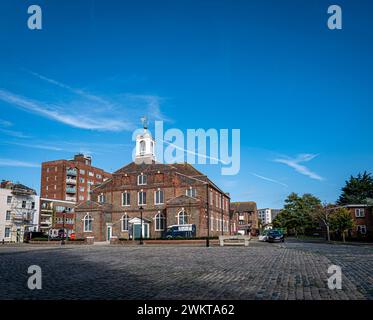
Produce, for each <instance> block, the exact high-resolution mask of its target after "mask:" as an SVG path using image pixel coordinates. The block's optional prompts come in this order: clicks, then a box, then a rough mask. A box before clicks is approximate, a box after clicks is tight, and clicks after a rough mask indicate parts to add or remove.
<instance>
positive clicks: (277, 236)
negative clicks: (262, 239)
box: [268, 230, 285, 242]
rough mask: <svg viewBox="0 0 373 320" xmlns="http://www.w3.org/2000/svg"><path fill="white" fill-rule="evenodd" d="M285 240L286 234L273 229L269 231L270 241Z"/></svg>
mask: <svg viewBox="0 0 373 320" xmlns="http://www.w3.org/2000/svg"><path fill="white" fill-rule="evenodd" d="M276 241H278V242H284V241H285V238H284V234H283V233H281V232H280V231H278V230H271V231H270V232H268V242H276Z"/></svg>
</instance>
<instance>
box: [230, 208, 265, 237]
mask: <svg viewBox="0 0 373 320" xmlns="http://www.w3.org/2000/svg"><path fill="white" fill-rule="evenodd" d="M231 221H232V222H231V225H232V232H233V233H240V234H244V235H245V234H249V233H251V235H253V236H256V235H257V233H258V231H259V225H258V212H257V207H256V203H255V202H254V201H247V202H231Z"/></svg>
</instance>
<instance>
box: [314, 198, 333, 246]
mask: <svg viewBox="0 0 373 320" xmlns="http://www.w3.org/2000/svg"><path fill="white" fill-rule="evenodd" d="M334 208H335V205H332V204H323V205H320V206H318V207H317V208H316V210H314V211H313V213H312V215H313V218H314V219H315V221H321V222H322V223H323V225H324V226H325V228H326V234H327V238H328V241H329V242H330V226H331V222H332V215H333V213H334Z"/></svg>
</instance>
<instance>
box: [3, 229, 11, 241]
mask: <svg viewBox="0 0 373 320" xmlns="http://www.w3.org/2000/svg"><path fill="white" fill-rule="evenodd" d="M7 230H9V234H8V236H6V233H7V232H6V231H7ZM11 237H12V229H11V228H10V227H5V229H4V238H11Z"/></svg>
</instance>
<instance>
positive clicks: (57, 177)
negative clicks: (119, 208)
mask: <svg viewBox="0 0 373 320" xmlns="http://www.w3.org/2000/svg"><path fill="white" fill-rule="evenodd" d="M110 177H111V174H110V173H108V172H105V171H104V170H102V169H99V168H96V167H94V166H92V159H91V157H89V156H85V155H83V154H77V155H75V156H74V158H73V159H71V160H54V161H48V162H43V163H42V168H41V191H40V194H41V199H42V201H41V203H40V204H41V206H40V212H41V215H40V226H41V230H42V231H44V232H48V233H49V234H50V235H52V236H53V235H56V233H58V232H59V231H60V230H62V227H63V226H65V231H66V232H67V234H68V235H70V234H71V233H73V232H74V219H75V216H74V206H75V205H76V204H77V203H79V202H83V201H86V200H89V197H90V191H91V189H92V188H93V186H95V185H99V184H101V183H103V182H105V181H106V180H107V179H109V178H110Z"/></svg>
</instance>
